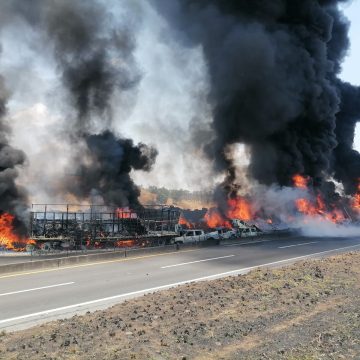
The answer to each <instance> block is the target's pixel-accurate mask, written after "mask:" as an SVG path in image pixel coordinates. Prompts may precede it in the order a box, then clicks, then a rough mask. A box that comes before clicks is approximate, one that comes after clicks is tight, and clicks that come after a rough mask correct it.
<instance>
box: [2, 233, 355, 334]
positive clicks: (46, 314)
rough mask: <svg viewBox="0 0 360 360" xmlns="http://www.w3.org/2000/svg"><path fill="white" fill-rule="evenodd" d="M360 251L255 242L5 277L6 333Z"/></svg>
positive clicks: (336, 243)
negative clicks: (196, 284) (197, 284)
mask: <svg viewBox="0 0 360 360" xmlns="http://www.w3.org/2000/svg"><path fill="white" fill-rule="evenodd" d="M352 250H360V238H359V237H357V238H309V237H291V238H286V239H262V240H258V241H256V240H255V241H254V240H249V243H245V244H241V245H240V244H236V243H235V244H229V245H220V246H214V247H209V248H196V249H193V248H191V249H186V250H181V249H180V250H179V251H174V252H172V253H164V254H158V255H155V254H150V255H143V256H139V257H137V258H134V257H133V258H127V259H124V258H122V259H117V260H109V261H102V262H101V263H95V264H82V265H76V266H72V267H67V268H59V269H49V270H39V271H32V272H28V273H20V274H8V275H0V309H1V310H0V330H7V331H12V330H17V329H23V328H27V327H30V326H33V325H35V324H38V323H42V322H46V321H49V320H52V319H56V318H65V317H69V316H72V315H74V314H83V313H85V312H86V311H94V310H97V309H104V308H106V307H109V306H111V305H113V304H116V303H119V302H121V301H123V300H125V299H129V298H132V297H136V296H140V295H143V294H144V293H149V292H153V291H158V290H162V289H166V288H169V287H172V286H177V285H181V284H184V283H186V282H191V281H205V280H211V279H215V278H219V277H223V276H229V275H236V274H242V273H246V272H248V271H250V270H251V269H253V268H255V267H258V266H263V267H273V266H283V265H286V264H289V263H292V262H295V261H298V260H302V259H304V258H307V257H323V256H330V255H334V254H336V253H339V252H346V251H352Z"/></svg>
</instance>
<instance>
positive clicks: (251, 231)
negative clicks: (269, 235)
mask: <svg viewBox="0 0 360 360" xmlns="http://www.w3.org/2000/svg"><path fill="white" fill-rule="evenodd" d="M239 231H240V237H251V236H258V235H259V230H258V229H256V228H255V227H251V228H247V229H239Z"/></svg>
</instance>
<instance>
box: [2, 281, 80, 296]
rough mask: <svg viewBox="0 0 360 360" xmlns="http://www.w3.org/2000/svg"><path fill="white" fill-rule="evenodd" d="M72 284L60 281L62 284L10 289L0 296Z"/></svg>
mask: <svg viewBox="0 0 360 360" xmlns="http://www.w3.org/2000/svg"><path fill="white" fill-rule="evenodd" d="M72 284H75V282H74V281H71V282H67V283H62V284H55V285H48V286H41V287H37V288H32V289H26V290H18V291H12V292H7V293H3V294H0V296H8V295H15V294H21V293H26V292H29V291H37V290H44V289H51V288H55V287H59V286H66V285H72Z"/></svg>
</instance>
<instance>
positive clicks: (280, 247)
mask: <svg viewBox="0 0 360 360" xmlns="http://www.w3.org/2000/svg"><path fill="white" fill-rule="evenodd" d="M317 243H318V241H311V242H306V243H300V244H294V245H286V246H279V247H278V249H286V248H290V247H294V246H302V245H308V244H317Z"/></svg>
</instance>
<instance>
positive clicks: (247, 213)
mask: <svg viewBox="0 0 360 360" xmlns="http://www.w3.org/2000/svg"><path fill="white" fill-rule="evenodd" d="M227 205H228V209H227V211H226V214H225V216H223V215H222V214H221V213H220V212H219V210H218V209H216V208H210V209H209V210H208V211H207V212H206V214H205V217H204V220H205V222H206V224H207V226H208V227H210V228H215V227H220V226H224V227H227V228H231V224H230V221H229V219H240V220H244V221H248V220H251V219H252V218H253V212H252V209H251V204H250V202H248V201H247V200H245V199H244V198H242V197H240V196H238V197H236V198H234V199H229V200H228V201H227Z"/></svg>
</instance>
